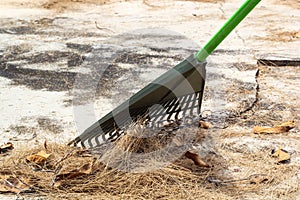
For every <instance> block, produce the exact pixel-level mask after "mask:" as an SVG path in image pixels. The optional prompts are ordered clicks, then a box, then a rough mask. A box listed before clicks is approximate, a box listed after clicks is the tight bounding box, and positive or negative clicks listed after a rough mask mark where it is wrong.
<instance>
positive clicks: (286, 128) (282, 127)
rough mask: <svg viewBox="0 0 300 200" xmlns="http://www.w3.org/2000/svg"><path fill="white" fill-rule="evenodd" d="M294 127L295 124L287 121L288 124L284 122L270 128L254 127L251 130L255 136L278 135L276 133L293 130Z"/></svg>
mask: <svg viewBox="0 0 300 200" xmlns="http://www.w3.org/2000/svg"><path fill="white" fill-rule="evenodd" d="M294 127H295V122H294V121H288V122H284V123H282V124H280V125H277V126H273V127H272V128H270V127H260V126H255V127H254V128H253V132H254V133H256V134H278V133H285V132H288V131H289V130H291V129H293V128H294Z"/></svg>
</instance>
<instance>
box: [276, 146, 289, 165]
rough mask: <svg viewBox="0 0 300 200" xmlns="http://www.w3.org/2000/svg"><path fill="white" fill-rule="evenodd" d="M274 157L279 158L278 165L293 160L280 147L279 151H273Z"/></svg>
mask: <svg viewBox="0 0 300 200" xmlns="http://www.w3.org/2000/svg"><path fill="white" fill-rule="evenodd" d="M272 156H273V157H277V158H278V159H277V162H278V163H285V162H287V161H289V160H290V159H291V156H290V154H289V153H288V152H287V151H286V150H284V149H282V148H281V147H279V148H278V150H277V151H275V150H273V151H272Z"/></svg>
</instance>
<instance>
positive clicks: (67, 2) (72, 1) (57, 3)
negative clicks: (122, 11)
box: [42, 0, 111, 12]
mask: <svg viewBox="0 0 300 200" xmlns="http://www.w3.org/2000/svg"><path fill="white" fill-rule="evenodd" d="M110 2H111V1H110V0H48V1H47V2H46V3H44V4H42V7H43V8H46V9H50V10H54V11H56V12H63V11H65V10H76V9H78V8H79V7H80V6H81V5H82V4H91V5H92V4H96V5H103V4H106V3H110Z"/></svg>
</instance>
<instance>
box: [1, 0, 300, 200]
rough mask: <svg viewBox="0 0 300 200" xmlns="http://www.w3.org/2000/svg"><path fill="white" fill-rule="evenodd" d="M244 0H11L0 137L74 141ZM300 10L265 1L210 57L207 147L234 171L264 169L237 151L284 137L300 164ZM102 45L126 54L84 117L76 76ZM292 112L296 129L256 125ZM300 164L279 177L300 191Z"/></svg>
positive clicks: (267, 146)
mask: <svg viewBox="0 0 300 200" xmlns="http://www.w3.org/2000/svg"><path fill="white" fill-rule="evenodd" d="M241 2H242V1H238V0H231V1H227V0H226V1H218V0H211V1H210V0H203V1H201V0H198V1H196V0H195V1H192V0H186V1H183V0H182V1H179V0H178V1H171V0H155V1H147V0H144V1H139V0H129V1H114V0H112V1H93V0H87V1H72V0H64V1H54V0H48V1H47V0H37V1H34V2H31V1H27V0H22V1H17V0H3V1H1V2H0V41H1V45H0V100H1V104H0V109H1V115H0V141H1V142H2V143H5V142H7V141H11V142H13V143H15V144H16V146H17V147H18V145H20V146H21V145H24V144H30V145H36V144H41V143H43V142H44V140H47V141H52V142H59V143H66V142H68V141H70V140H71V139H73V138H74V137H76V136H77V135H78V134H79V133H80V132H81V131H82V130H84V129H85V128H86V127H88V126H89V125H90V124H91V123H93V122H94V121H95V119H97V118H99V117H101V116H103V115H104V114H106V113H107V112H108V111H110V110H111V109H112V108H114V106H116V105H118V104H119V103H120V102H122V100H124V99H125V98H127V97H129V96H130V95H132V94H134V93H135V92H136V91H138V90H139V89H140V88H142V87H143V86H144V85H145V84H146V83H147V82H148V81H151V80H153V79H154V78H156V77H157V76H159V75H160V74H161V73H163V72H164V71H166V70H167V69H169V68H171V67H172V66H174V65H176V63H178V62H180V61H181V60H183V59H184V58H186V56H187V55H189V54H191V53H192V52H194V51H197V49H199V48H200V47H201V46H202V45H204V44H205V42H207V41H208V40H209V38H210V37H211V36H212V35H213V34H214V33H215V32H216V31H217V30H218V29H219V28H220V27H221V26H222V24H223V23H224V22H225V21H226V19H228V18H229V17H230V16H231V14H232V13H233V12H234V11H235V10H236V9H237V8H238V7H239V6H240V4H241ZM299 9H300V3H299V1H297V0H290V1H282V0H270V1H262V2H260V4H259V5H258V6H257V7H256V8H255V9H254V10H253V11H252V13H251V14H250V15H249V16H248V17H247V18H246V19H245V20H244V21H243V22H242V23H241V24H240V25H239V26H238V27H237V28H236V29H235V30H234V31H233V32H232V33H231V34H230V35H229V36H228V38H227V39H226V40H225V41H224V42H223V43H222V44H221V45H220V46H219V47H218V48H217V50H216V51H215V52H214V53H213V54H212V55H211V56H210V57H209V58H208V59H207V61H208V65H207V72H208V73H207V80H206V88H205V93H204V101H203V102H202V110H203V111H207V110H209V112H210V113H212V119H211V120H212V123H213V125H214V127H215V128H214V129H212V130H211V131H208V133H207V134H208V135H209V140H207V141H204V142H203V144H201V145H202V147H203V148H202V150H200V154H201V156H202V157H203V158H206V157H207V156H208V152H209V151H211V150H213V151H214V152H217V153H218V154H220V155H222V156H223V158H224V159H225V160H226V161H227V162H228V168H227V170H225V172H224V173H231V174H232V173H233V174H234V175H233V177H234V176H242V175H246V174H251V173H252V172H253V173H254V168H253V169H251V168H250V167H249V168H247V165H246V164H245V163H244V164H243V163H239V162H238V161H236V160H235V159H239V158H241V159H242V158H243V156H244V155H248V154H253V155H260V154H261V153H262V152H268V151H271V150H272V149H274V148H277V147H279V146H283V147H284V148H285V149H286V150H287V151H289V152H290V153H291V154H292V159H291V162H290V163H289V165H291V166H294V167H298V168H299V166H300V142H299V137H300V135H299V133H300V132H299V127H300V126H299V125H300V110H299V108H300V101H299V100H298V99H299V96H300V89H299V88H300V67H299V66H300V57H299V45H300V29H299V27H300V11H299ZM141 36H142V37H141ZM132 52H134V54H132ZM96 54H97V56H99V57H101V56H102V55H103V56H102V57H105V56H106V58H107V60H106V61H107V63H106V64H108V65H109V58H113V59H115V60H117V61H116V63H117V65H112V66H109V67H108V68H107V70H108V73H107V74H108V75H107V76H106V77H103V82H101V81H100V83H99V85H98V87H99V88H98V89H97V90H96V96H90V97H91V98H94V102H93V105H94V112H95V114H94V115H93V116H90V117H87V119H85V120H84V123H80V122H78V121H80V120H79V119H78V118H76V117H75V118H74V105H73V103H74V101H73V100H74V99H73V97H74V90H73V87H74V84H76V77H77V76H76V75H77V74H84V73H88V67H86V66H87V63H88V60H89V58H91V56H92V55H96ZM122 55H123V57H122ZM124 55H127V56H128V57H125V58H124ZM130 55H134V56H135V57H130ZM118 59H119V60H118ZM106 61H105V62H106ZM85 70H87V71H85ZM105 78H106V79H105ZM85 95H87V96H88V94H85ZM82 105H84V102H83V103H82V104H80V105H75V106H77V107H78V106H79V107H80V106H82ZM76 114H77V113H76V111H75V116H76ZM289 120H294V121H295V124H296V126H295V128H294V129H292V130H291V131H290V132H289V133H285V134H278V135H264V136H258V135H254V134H253V133H252V128H253V126H255V125H262V126H272V125H276V124H278V123H281V122H284V121H289ZM205 142H206V143H205ZM234 160H235V161H234ZM253 162H254V161H253ZM260 164H261V163H260ZM237 169H238V170H237ZM235 171H238V172H236V173H234V172H235ZM292 172H293V173H291V174H290V177H288V178H287V179H286V182H287V183H286V184H283V185H282V186H280V185H279V186H278V188H279V189H280V188H284V189H286V187H291V188H289V190H290V191H293V194H292V197H294V199H297V197H299V196H300V193H299V183H300V179H299V174H300V171H299V169H298V170H297V169H295V168H293V171H292ZM289 180H292V181H295V182H293V184H290V183H289ZM287 185H288V186H287ZM1 198H2V199H3V198H6V197H5V196H3V197H1ZM9 198H11V197H9ZM243 198H244V199H245V198H248V199H262V198H264V199H266V197H265V196H264V197H260V196H255V195H252V196H251V195H250V196H242V195H241V199H243ZM275 198H277V197H274V196H272V198H271V197H270V199H275ZM280 198H281V197H278V199H280Z"/></svg>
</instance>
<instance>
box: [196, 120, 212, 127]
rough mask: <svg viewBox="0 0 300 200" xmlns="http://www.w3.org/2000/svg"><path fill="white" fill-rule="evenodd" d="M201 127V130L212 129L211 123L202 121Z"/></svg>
mask: <svg viewBox="0 0 300 200" xmlns="http://www.w3.org/2000/svg"><path fill="white" fill-rule="evenodd" d="M199 125H200V127H201V128H204V129H209V128H211V127H212V125H211V124H210V123H209V122H205V121H202V120H200V121H199Z"/></svg>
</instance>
